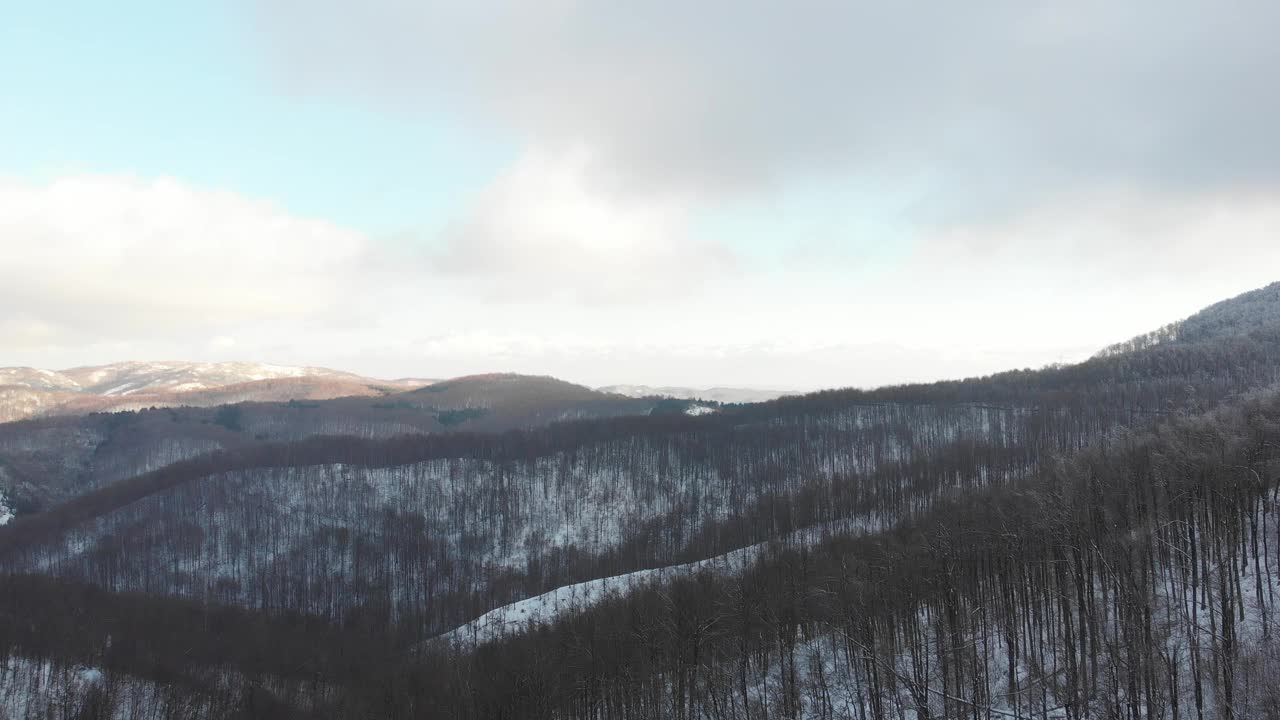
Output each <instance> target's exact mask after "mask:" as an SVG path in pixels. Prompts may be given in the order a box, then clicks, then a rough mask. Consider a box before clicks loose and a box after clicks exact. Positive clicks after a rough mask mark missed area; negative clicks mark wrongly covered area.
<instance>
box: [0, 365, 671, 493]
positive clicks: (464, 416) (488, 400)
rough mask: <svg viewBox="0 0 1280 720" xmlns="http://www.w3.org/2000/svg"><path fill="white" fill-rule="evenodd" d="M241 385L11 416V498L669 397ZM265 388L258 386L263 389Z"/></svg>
mask: <svg viewBox="0 0 1280 720" xmlns="http://www.w3.org/2000/svg"><path fill="white" fill-rule="evenodd" d="M298 381H299V382H304V381H305V382H308V383H309V382H313V381H312V380H311V379H308V378H302V379H300V380H298ZM272 382H283V381H272ZM290 382H292V380H291V381H290ZM241 387H242V386H241V385H230V386H225V387H221V388H218V389H216V390H214V391H207V392H206V393H205V395H204V397H205V398H206V399H207V398H208V397H212V396H217V394H219V393H224V394H225V395H222V396H223V397H224V398H225V399H227V400H229V401H235V402H234V403H233V404H224V405H221V406H217V407H203V406H180V407H158V408H157V407H151V408H145V409H140V410H136V411H128V412H115V413H93V414H88V415H80V416H61V417H48V418H39V419H32V420H27V421H22V422H14V423H0V494H3V495H4V496H5V497H7V498H8V499H9V500H8V501H9V503H10V505H11V506H16V507H17V508H18V509H19V510H20V511H21V512H23V513H30V512H33V511H37V510H41V509H47V508H49V507H52V506H54V505H56V504H57V503H59V502H61V501H63V500H65V499H68V498H70V497H75V496H76V495H79V494H82V493H84V492H90V491H92V490H94V489H96V488H99V487H102V486H105V485H108V484H110V483H113V482H116V481H119V480H124V479H127V478H130V477H134V476H137V475H140V474H144V473H147V472H151V471H154V470H157V469H160V468H163V467H166V466H169V465H171V464H173V463H175V462H179V461H182V460H186V459H190V458H193V457H197V456H200V455H203V454H207V453H211V452H216V451H222V450H228V451H232V450H244V449H247V448H252V447H256V446H260V445H265V444H272V443H287V442H293V441H298V440H303V439H306V438H310V437H315V436H351V437H363V438H388V437H394V436H398V435H410V434H413V435H423V434H433V433H445V432H454V431H459V430H465V431H472V432H496V431H503V430H508V429H512V428H528V427H534V426H538V425H545V424H547V423H549V422H555V421H563V420H570V419H582V418H601V417H612V416H617V415H630V414H645V413H648V412H650V411H652V410H653V409H654V408H655V407H657V406H658V405H659V404H660V403H661V401H660V400H658V399H657V398H630V397H624V396H621V395H614V394H609V393H602V392H598V391H594V390H591V389H589V388H586V387H582V386H580V385H574V384H572V383H567V382H564V381H561V380H556V379H554V378H548V377H534V376H528V375H509V374H507V375H479V376H470V377H463V378H455V379H453V380H447V381H442V382H438V383H433V384H431V385H429V386H427V387H424V388H422V389H420V390H408V391H405V390H403V389H400V390H395V391H393V390H392V389H391V388H388V387H385V386H375V387H374V388H373V390H371V391H370V392H371V393H372V394H371V395H368V394H359V393H351V394H348V395H347V396H345V397H337V398H330V399H316V400H306V399H296V398H295V399H290V400H287V401H281V402H260V401H239V400H240V398H239V396H237V395H236V394H235V393H238V392H240V390H239V389H238V388H241ZM360 387H361V389H364V390H369V388H365V387H364V386H360ZM298 389H299V388H298V387H292V388H291V391H292V390H298ZM331 389H332V388H331V387H329V386H326V390H331ZM261 390H262V388H256V389H255V390H254V393H260V392H261ZM125 397H126V398H132V397H141V398H142V399H143V400H146V399H147V398H148V397H153V396H148V395H140V396H134V395H129V396H125Z"/></svg>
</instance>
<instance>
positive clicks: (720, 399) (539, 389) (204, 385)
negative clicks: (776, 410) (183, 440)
mask: <svg viewBox="0 0 1280 720" xmlns="http://www.w3.org/2000/svg"><path fill="white" fill-rule="evenodd" d="M530 377H531V376H518V375H477V376H470V377H468V378H465V380H466V381H467V382H466V383H465V387H466V388H468V391H477V388H479V387H481V386H482V385H483V386H484V387H485V388H486V392H499V388H501V391H500V392H501V393H503V394H510V393H511V392H515V393H516V394H517V395H518V394H521V393H523V394H525V395H526V396H528V397H526V398H525V399H524V400H522V401H521V402H523V403H525V404H527V403H528V402H529V401H531V399H532V397H533V396H534V395H541V396H543V397H546V396H547V392H548V389H549V388H548V386H546V383H545V381H546V380H547V379H546V378H543V379H541V380H540V381H531V380H529V378H530ZM503 378H505V379H503ZM516 378H525V379H526V380H516ZM457 380H458V381H460V380H464V378H458V379H457ZM440 382H441V381H440V380H437V379H428V378H400V379H395V380H383V379H379V378H371V377H366V376H362V375H358V374H356V373H351V372H346V371H342V370H333V369H330V368H323V367H298V366H289V365H271V364H265V363H248V362H218V363H205V362H183V361H165V362H121V363H113V364H110V365H96V366H89V367H77V368H71V369H68V370H56V371H55V370H43V369H38V368H30V367H6V368H0V422H12V421H14V420H22V419H24V418H30V417H44V416H54V415H79V414H85V413H91V412H117V411H123V410H142V409H146V408H152V407H180V406H188V407H213V406H217V405H227V404H232V403H241V402H288V401H290V400H307V401H315V400H332V399H335V398H342V397H381V396H384V395H390V394H395V393H401V392H405V391H411V390H417V389H419V388H425V387H429V386H433V385H437V384H439V383H440ZM455 382H456V381H455ZM556 382H559V381H556ZM564 385H565V386H570V385H569V384H568V383H564ZM570 387H573V388H575V390H574V394H576V395H578V399H582V398H583V397H585V396H584V395H583V393H586V392H592V391H591V389H590V388H586V387H583V386H579V385H571V386H570ZM435 392H437V393H438V392H440V390H439V389H437V390H436V391H435ZM594 392H596V393H601V394H604V395H613V396H623V397H626V398H631V399H641V398H673V399H677V400H703V401H708V402H714V403H751V402H764V401H767V400H773V399H774V398H778V397H781V396H783V395H786V394H788V393H785V392H783V391H779V390H760V389H752V388H729V387H713V388H690V387H653V386H649V385H609V386H605V387H600V388H596V389H595V390H594ZM552 394H559V393H558V391H557V392H556V393H552ZM433 397H437V398H438V396H434V395H433ZM563 400H564V398H563V397H560V398H558V399H557V400H556V401H555V402H553V403H552V404H553V405H558V404H563V402H562V401H563ZM406 401H409V399H406ZM499 404H505V401H500V402H499Z"/></svg>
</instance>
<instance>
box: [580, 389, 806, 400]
mask: <svg viewBox="0 0 1280 720" xmlns="http://www.w3.org/2000/svg"><path fill="white" fill-rule="evenodd" d="M596 389H597V390H599V391H600V392H605V393H613V394H616V395H626V396H627V397H633V398H642V397H662V398H675V399H677V400H707V401H711V402H716V403H725V404H732V403H756V402H765V401H766V400H773V399H775V398H779V397H782V396H783V395H798V394H800V393H796V392H794V391H793V392H787V391H782V390H760V389H756V388H733V387H713V388H689V387H668V386H664V387H653V386H650V385H606V386H604V387H599V388H596Z"/></svg>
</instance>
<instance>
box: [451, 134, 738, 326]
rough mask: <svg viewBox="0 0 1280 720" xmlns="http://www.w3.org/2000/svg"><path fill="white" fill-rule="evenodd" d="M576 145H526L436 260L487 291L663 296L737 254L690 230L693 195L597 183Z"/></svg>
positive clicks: (597, 297) (604, 298) (679, 293)
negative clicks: (564, 148) (627, 190)
mask: <svg viewBox="0 0 1280 720" xmlns="http://www.w3.org/2000/svg"><path fill="white" fill-rule="evenodd" d="M588 162H589V157H587V156H586V155H585V154H584V153H582V152H569V153H556V154H549V153H544V152H537V151H534V152H530V153H529V154H527V155H525V156H524V157H522V158H521V159H520V160H519V161H518V162H516V164H515V165H514V166H513V167H512V168H510V169H509V170H507V171H506V172H505V173H503V175H502V176H500V177H499V178H498V179H497V180H496V181H495V182H494V183H493V185H492V186H491V187H490V188H489V189H488V190H486V191H485V192H484V193H483V194H482V195H481V196H480V197H479V198H478V199H477V201H476V203H475V205H474V206H473V207H472V208H471V209H470V211H469V212H468V213H467V214H466V216H465V217H464V218H463V219H462V220H460V221H459V222H457V223H456V224H455V225H454V226H453V227H452V228H450V229H449V230H448V231H447V232H446V235H445V246H444V248H443V250H442V251H441V252H440V253H439V254H438V255H437V256H436V257H435V266H436V268H437V269H438V270H439V271H441V272H444V273H448V274H456V275H460V276H462V277H463V278H464V279H467V280H475V281H476V282H478V283H480V285H479V288H478V289H479V290H480V294H481V295H484V296H487V297H491V298H503V299H519V300H531V299H536V300H556V299H565V300H570V301H584V302H606V303H609V302H637V301H638V302H665V301H668V300H671V299H674V298H684V297H686V296H687V295H688V294H689V293H690V292H691V291H692V290H693V289H695V288H696V287H697V286H700V285H701V284H702V283H703V282H704V281H705V279H706V278H707V277H709V276H711V275H716V274H719V273H720V272H721V271H723V270H725V269H727V268H728V267H729V266H731V265H732V264H733V262H734V260H733V257H732V253H730V251H729V250H728V249H727V248H726V247H723V246H720V245H715V244H711V243H704V242H699V241H698V240H696V239H694V238H693V237H691V236H690V234H689V223H690V212H689V207H688V205H689V203H688V202H686V201H684V200H683V199H681V198H679V197H665V198H657V197H648V198H640V199H637V198H632V197H629V196H626V195H622V194H619V193H612V192H610V191H609V190H608V189H604V188H600V187H596V186H593V185H592V184H591V182H590V178H589V175H588V173H587V172H586V166H587V164H588Z"/></svg>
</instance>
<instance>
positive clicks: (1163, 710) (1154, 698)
mask: <svg viewBox="0 0 1280 720" xmlns="http://www.w3.org/2000/svg"><path fill="white" fill-rule="evenodd" d="M1278 382H1280V285H1275V286H1271V287H1269V288H1265V289H1263V290H1260V291H1256V292H1255V293H1250V294H1248V295H1246V296H1242V297H1241V298H1236V299H1233V300H1230V301H1227V302H1225V303H1221V304H1219V305H1216V306H1213V307H1211V308H1208V309H1207V310H1205V311H1204V312H1203V313H1201V314H1199V315H1197V316H1193V317H1192V318H1189V319H1187V320H1185V321H1182V322H1180V323H1175V324H1173V325H1171V326H1169V327H1167V328H1163V329H1161V330H1159V331H1156V332H1154V333H1151V334H1149V335H1146V336H1142V337H1140V338H1135V339H1134V340H1132V341H1129V342H1127V343H1121V344H1119V345H1116V346H1113V347H1111V348H1108V349H1106V350H1104V351H1103V352H1101V353H1099V354H1098V355H1096V356H1095V357H1093V358H1091V359H1089V360H1086V361H1084V362H1082V363H1078V364H1074V365H1062V366H1053V367H1049V368H1044V369H1040V370H1017V371H1010V372H1006V373H1001V374H997V375H993V376H989V377H984V378H973V379H968V380H957V381H948V382H940V383H933V384H926V385H908V386H899V387H888V388H880V389H876V390H832V391H825V392H821V393H814V394H810V395H804V396H797V397H786V398H780V399H778V400H774V401H770V402H766V403H757V404H745V405H740V406H724V407H720V408H718V411H717V412H714V413H709V414H704V415H698V416H689V415H682V414H672V413H664V412H659V413H654V414H651V415H621V416H616V417H595V418H590V419H581V420H567V421H566V420H559V421H556V422H551V423H550V424H542V423H532V424H527V425H525V426H523V427H518V428H515V429H509V430H505V431H501V432H481V431H467V430H465V429H462V430H452V431H450V430H449V429H444V430H441V429H436V430H435V431H433V432H431V433H427V434H424V433H421V432H413V433H407V434H393V435H388V436H382V435H378V434H374V435H372V436H371V435H369V434H364V433H357V434H349V435H317V434H314V433H311V432H305V433H301V434H300V435H298V436H297V437H286V436H280V437H279V438H278V439H275V438H271V437H268V438H265V439H260V440H255V441H252V442H242V443H227V444H219V445H218V447H217V448H216V449H214V448H210V451H208V452H203V451H201V452H192V453H187V452H174V453H173V454H172V457H166V458H163V459H162V460H159V461H157V462H155V463H153V464H150V465H148V466H147V467H145V468H139V469H140V470H142V472H138V473H133V472H127V471H122V472H121V474H122V475H123V476H122V477H114V478H106V477H101V478H97V479H95V480H93V481H92V482H86V483H80V484H77V483H75V482H70V481H67V480H66V478H67V477H69V476H66V475H64V476H61V477H62V478H63V480H61V482H64V483H66V484H65V485H64V486H63V490H62V491H60V493H59V494H57V495H56V496H55V495H49V496H48V497H50V498H54V497H56V498H57V499H56V501H52V502H50V503H48V504H47V506H44V507H40V508H36V509H32V510H31V511H28V512H19V513H18V517H17V518H16V519H14V520H13V521H12V522H10V523H8V524H7V525H4V526H2V527H0V571H2V572H3V573H4V574H5V577H4V578H2V579H0V652H3V653H4V655H5V656H6V657H7V660H6V661H5V664H4V665H3V666H0V705H3V706H5V707H7V708H8V709H7V710H6V711H5V712H7V713H8V715H7V716H6V715H4V714H3V713H0V717H9V718H15V719H16V718H46V717H59V718H117V717H119V718H125V717H128V718H143V717H146V718H152V717H154V718H169V717H173V718H221V717H243V718H252V717H261V718H276V717H280V718H289V717H298V718H312V717H314V718H371V717H375V718H400V717H404V718H417V717H426V718H431V717H441V718H548V719H550V718H565V719H568V718H582V719H584V720H611V719H614V718H619V719H621V718H670V719H671V720H694V719H708V720H710V719H715V720H729V719H734V720H754V719H756V718H759V719H761V720H764V719H766V718H780V719H789V720H799V719H802V718H803V719H806V720H807V719H816V718H821V719H823V720H827V719H835V718H848V719H857V720H886V719H889V718H893V719H896V720H907V719H925V718H973V719H974V720H978V719H979V718H984V719H990V718H1001V717H1012V718H1027V719H1028V720H1030V719H1031V718H1044V719H1048V718H1062V719H1066V720H1083V719H1085V718H1125V719H1126V720H1137V719H1138V718H1169V719H1170V720H1179V719H1180V718H1195V719H1196V720H1205V719H1206V718H1233V719H1234V718H1273V717H1280V695H1277V692H1278V690H1277V688H1280V638H1277V637H1276V635H1275V633H1276V632H1277V629H1276V628H1275V627H1273V625H1275V622H1276V620H1277V619H1278V616H1277V615H1276V614H1275V613H1274V612H1273V611H1272V608H1273V606H1274V603H1275V602H1276V592H1277V589H1278V588H1277V586H1278V585H1280V579H1277V577H1276V574H1277V573H1280V524H1278V522H1277V517H1276V513H1277V510H1280V508H1278V507H1277V502H1280V487H1278V485H1280V390H1278V389H1277V383H1278ZM157 412H180V411H157ZM209 412H210V413H211V416H210V417H211V419H214V420H217V419H218V415H217V414H216V413H217V411H213V410H210V411H209ZM240 412H243V411H240ZM362 412H365V411H364V410H362ZM246 417H247V416H245V415H243V414H236V415H235V417H234V418H233V417H232V415H231V414H225V415H223V416H222V419H223V420H226V421H228V422H226V423H221V424H219V423H217V422H214V423H212V424H211V425H204V426H202V427H204V428H206V429H205V430H204V431H202V432H208V433H212V434H215V435H216V434H221V433H223V432H227V433H235V432H238V431H237V430H234V429H232V428H231V427H227V425H228V424H234V425H235V426H237V427H239V425H240V423H241V422H243V420H244V419H245V418H246ZM231 420H235V421H236V422H235V423H230V421H231ZM96 422H111V423H121V426H122V427H127V426H128V424H129V423H134V422H137V416H136V415H134V416H120V417H119V418H118V419H117V416H101V419H99V420H97V421H96ZM147 422H151V421H150V420H148V421H147ZM33 427H39V428H43V429H45V430H47V431H48V432H50V433H53V432H60V433H72V434H74V432H73V431H72V430H69V429H68V427H69V426H67V425H63V424H51V423H48V422H45V423H44V424H40V423H32V422H28V423H26V424H21V428H20V430H21V432H18V431H17V430H9V434H6V432H5V430H6V428H5V427H4V426H0V441H3V440H4V439H5V438H10V442H11V443H18V442H19V438H23V439H22V442H25V443H28V445H27V446H28V447H34V445H33V443H35V440H32V439H31V438H33V437H34V436H33V435H31V430H30V428H33ZM116 432H120V431H116ZM36 444H38V443H36ZM41 447H56V445H44V446H41ZM90 452H92V451H90ZM29 477H32V478H36V479H38V478H39V475H30V476H29ZM33 482H34V480H33ZM570 590H572V591H570ZM548 598H550V599H548ZM515 608H519V612H517V611H516V610H514V609H515ZM523 612H532V613H534V615H525V616H521V615H519V613H523ZM494 617H497V618H500V622H497V623H494V622H489V623H488V624H480V623H481V621H482V620H483V619H484V618H494ZM522 618H523V619H522Z"/></svg>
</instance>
